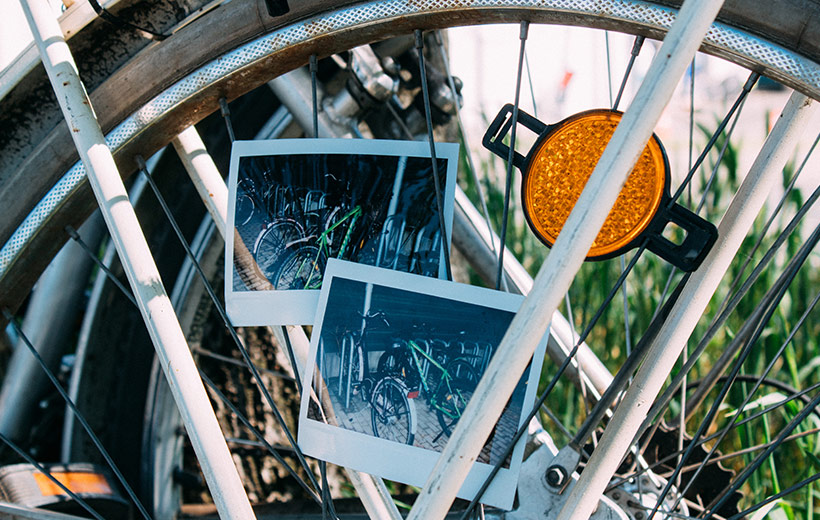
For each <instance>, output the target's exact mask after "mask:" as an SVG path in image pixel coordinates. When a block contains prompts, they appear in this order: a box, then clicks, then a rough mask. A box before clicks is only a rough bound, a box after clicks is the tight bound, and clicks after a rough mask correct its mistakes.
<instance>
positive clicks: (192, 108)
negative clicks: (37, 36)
mask: <svg viewBox="0 0 820 520" xmlns="http://www.w3.org/2000/svg"><path fill="white" fill-rule="evenodd" d="M231 4H233V5H231ZM231 4H226V5H228V6H230V9H231V10H233V9H236V11H234V12H237V13H242V12H244V11H242V10H243V9H246V8H247V6H248V5H250V4H249V3H243V2H239V1H237V0H234V2H231ZM348 4H350V5H353V4H352V3H348V2H339V3H338V4H337V3H329V4H328V3H325V4H316V5H314V4H310V3H305V4H302V5H300V6H298V8H295V9H296V10H295V12H294V13H292V14H290V15H286V16H284V17H282V18H278V19H275V20H274V21H272V22H271V23H273V24H274V26H276V27H286V26H287V25H288V24H289V23H291V22H295V21H297V20H300V19H301V18H302V17H303V16H304V15H305V14H311V15H314V14H316V15H319V14H322V13H324V12H325V10H327V12H330V11H331V10H332V9H333V8H336V7H339V8H341V7H345V6H347V5H348ZM798 4H799V5H798ZM357 5H358V4H357ZM360 5H363V6H364V5H365V4H360ZM758 5H760V6H762V5H763V4H762V3H760V4H755V5H753V6H751V7H750V4H748V3H746V4H744V5H742V6H739V7H738V6H737V5H735V4H732V5H730V6H729V7H728V8H727V10H726V11H725V12H724V14H723V17H722V20H723V21H724V22H726V23H727V24H728V25H729V26H730V27H732V26H735V25H742V26H746V27H750V28H751V29H750V30H751V31H752V32H753V33H755V34H758V35H761V36H763V37H767V39H768V40H773V41H778V42H784V43H783V45H784V46H785V47H786V48H787V49H792V50H797V51H799V52H801V53H802V54H800V55H798V59H797V62H798V63H803V62H801V61H800V60H802V59H803V58H804V57H805V58H806V59H807V60H808V62H809V65H812V62H813V61H815V59H816V55H815V54H814V53H813V52H812V50H811V49H812V46H811V43H810V42H808V43H807V41H806V40H804V39H797V38H795V37H794V35H796V34H803V31H795V30H792V28H791V26H789V25H788V23H790V22H796V21H798V20H801V21H803V20H805V19H806V18H807V17H806V15H805V11H800V10H798V8H800V7H805V6H806V5H808V6H809V7H810V8H812V9H814V8H815V4H814V3H806V4H803V3H798V2H795V3H785V4H784V11H783V13H784V16H783V17H782V18H779V19H778V20H773V19H771V18H770V17H766V16H755V15H752V16H748V15H746V14H744V12H743V11H744V10H747V11H748V12H755V11H754V7H757V6H758ZM317 6H321V7H317ZM621 6H622V4H621V3H618V7H619V8H620V7H621ZM641 6H648V7H650V8H651V7H655V6H654V4H653V3H646V4H641ZM354 7H355V6H354ZM366 7H367V8H368V9H371V10H375V11H379V10H380V9H383V10H382V11H379V14H377V20H378V23H377V24H375V25H370V26H368V28H367V29H366V30H362V31H360V32H357V31H356V30H354V29H350V30H349V31H348V29H344V30H342V32H343V35H342V36H343V37H339V38H334V37H333V36H334V35H335V33H332V32H328V33H324V34H319V35H318V36H313V38H314V40H311V43H312V44H313V45H314V47H312V48H308V47H309V46H302V47H301V48H299V47H300V46H299V45H294V46H293V48H290V47H288V49H287V51H288V55H287V58H286V59H283V60H278V61H279V62H280V63H283V66H290V65H296V64H301V63H304V62H305V61H306V57H305V56H306V54H305V53H307V52H310V51H316V52H320V53H326V52H330V51H331V50H341V49H342V48H343V47H347V46H350V45H352V44H354V43H364V42H365V41H370V40H371V39H372V40H375V39H378V38H380V37H381V36H387V35H392V34H395V33H398V32H399V31H400V30H401V29H411V28H415V27H434V26H435V27H437V26H439V25H447V24H450V23H462V22H464V23H467V22H469V21H472V20H476V21H480V22H486V21H502V20H513V21H515V20H517V19H518V18H519V17H520V16H522V15H523V16H526V17H527V18H531V19H532V20H533V21H539V20H545V21H553V20H560V19H562V17H564V16H566V17H567V19H570V20H571V21H572V22H573V23H579V20H580V21H581V23H584V24H588V25H592V26H599V27H606V28H614V29H621V30H625V31H627V32H630V33H639V34H644V33H645V34H648V35H650V36H652V35H657V34H658V33H660V32H662V30H663V26H662V25H657V26H652V25H644V24H643V22H635V21H633V20H632V19H629V18H628V17H627V18H619V17H617V16H613V17H612V18H607V17H605V16H601V15H600V11H596V12H594V13H592V12H584V11H580V12H574V13H570V14H566V13H564V12H562V11H560V10H555V9H552V8H550V7H547V8H545V9H543V10H536V9H534V8H533V9H532V10H526V11H524V10H523V9H517V8H516V9H512V8H506V5H505V4H504V3H500V5H499V6H498V7H497V8H495V9H489V8H487V9H484V8H481V9H479V8H462V7H453V8H452V9H451V8H450V7H448V6H445V7H442V8H441V10H424V9H420V10H418V11H413V12H407V13H404V12H401V11H398V10H397V11H395V12H396V13H400V14H398V15H395V16H394V14H392V13H394V11H387V9H398V8H397V7H395V6H394V5H393V4H389V5H388V4H384V5H375V4H374V5H366ZM628 8H629V7H628V6H627V7H625V9H628ZM795 10H798V11H795ZM606 12H609V11H606ZM657 12H661V13H665V12H666V11H665V10H663V9H660V11H657ZM761 12H763V11H761ZM794 12H799V13H800V14H799V15H794V14H793V13H794ZM382 13H387V14H382ZM346 15H347V14H346ZM254 16H256V15H255V14H254ZM812 16H813V15H812ZM379 17H380V18H379ZM809 19H813V18H811V17H809ZM213 20H214V18H213V17H210V16H208V15H205V16H203V17H202V20H200V21H199V22H200V23H201V24H208V23H213ZM242 22H243V23H242V24H239V23H238V22H235V21H234V20H233V19H232V22H231V23H237V25H243V28H242V29H241V31H239V32H236V33H233V34H231V32H230V31H215V32H213V34H214V36H223V37H224V38H226V39H227V40H234V41H240V40H241V41H245V40H246V39H249V38H247V35H248V34H250V33H253V32H254V31H257V32H258V33H262V32H264V31H267V30H268V29H267V28H260V27H258V26H256V27H255V26H252V25H251V24H245V23H244V22H245V20H244V19H243V20H242ZM780 22H783V25H782V26H780V25H778V23H780ZM200 23H193V24H191V27H190V29H188V31H185V32H186V33H187V34H190V33H191V32H192V31H194V30H197V31H198V30H200V29H199V27H206V25H200ZM276 24H279V25H276ZM206 28H207V27H206ZM181 34H182V32H180V35H175V37H176V36H180V38H178V39H176V40H175V41H173V42H169V43H168V44H160V45H157V49H155V51H156V52H157V53H160V54H162V53H169V54H171V55H174V56H185V59H186V62H185V64H183V65H182V66H179V73H177V72H176V71H174V72H173V73H171V74H164V73H162V74H159V73H158V74H152V73H150V72H145V73H144V75H145V77H146V78H151V79H152V80H153V78H156V83H151V84H150V85H149V84H146V85H138V86H137V87H136V88H137V89H143V90H141V91H140V93H139V94H138V95H136V96H135V97H134V99H135V100H134V101H128V100H125V99H123V100H122V104H121V105H117V103H113V102H109V103H107V104H106V103H105V102H104V100H105V99H106V98H105V95H106V92H109V95H110V93H112V92H115V91H116V90H117V89H115V87H114V86H102V87H100V88H101V89H102V90H100V91H99V93H98V94H97V99H99V100H103V103H102V105H98V106H107V107H112V106H117V107H118V108H119V110H117V111H116V112H117V113H116V114H109V113H106V112H105V111H104V110H99V112H100V113H101V117H102V118H103V124H104V126H106V127H109V128H110V127H112V126H113V124H114V122H118V121H119V120H120V119H122V118H124V117H125V115H124V114H130V113H131V112H134V111H135V110H136V108H137V107H138V104H139V103H141V102H142V100H144V99H149V98H150V97H151V96H152V95H154V94H156V93H158V92H160V90H161V89H162V88H163V87H162V86H160V85H163V86H164V85H167V84H170V83H171V81H172V80H173V79H176V77H181V76H182V75H183V74H185V73H186V72H187V71H188V70H190V69H192V68H193V67H195V66H197V65H198V64H199V63H202V62H204V61H205V59H207V58H210V57H212V56H216V55H219V54H220V53H221V52H222V51H223V50H224V49H228V48H230V47H231V45H232V44H230V43H223V42H211V41H209V42H208V43H209V47H208V48H204V49H200V48H198V47H197V46H187V47H184V48H187V50H191V49H196V50H195V53H201V54H197V55H191V56H187V55H186V53H183V52H182V51H181V50H180V47H177V45H182V44H181V43H177V42H179V41H181V40H182V37H181ZM209 34H210V32H209ZM716 42H717V40H715V39H713V40H710V41H709V42H708V43H707V47H708V48H709V49H710V50H712V51H714V52H717V53H719V54H722V55H725V56H729V57H731V58H732V59H733V60H735V61H738V62H740V63H742V64H746V65H749V64H750V63H754V65H755V66H758V65H759V64H760V63H763V65H761V70H766V71H773V72H771V74H772V76H773V77H775V78H777V79H780V80H782V81H784V82H785V83H787V84H789V85H792V86H795V87H798V88H801V89H802V90H804V91H807V92H810V93H814V92H816V87H815V86H814V85H813V84H812V83H811V81H810V79H808V80H807V79H806V78H805V77H800V76H789V71H788V70H786V71H784V70H779V71H776V70H775V69H774V68H772V67H773V66H772V65H771V63H770V62H767V61H765V59H764V58H758V57H750V55H749V54H744V53H742V52H740V51H738V50H736V49H735V50H733V49H732V48H731V47H728V46H727V47H723V46H722V45H723V42H722V41H720V42H717V43H716ZM743 45H745V43H744V44H743ZM762 45H763V48H764V50H765V51H766V52H770V51H772V49H774V51H776V52H775V54H777V53H779V52H780V50H779V49H778V48H777V47H773V46H771V45H769V44H766V43H765V42H764V43H763V44H762ZM815 48H816V47H815ZM774 51H772V52H774ZM186 52H187V51H186ZM777 56H778V59H779V57H780V56H783V54H777ZM152 58H153V55H151V56H149V55H146V56H145V57H140V58H139V60H140V64H141V66H145V64H146V63H147V62H148V61H151V60H152ZM760 60H762V62H761V61H760ZM153 61H155V62H156V64H159V63H161V61H162V60H156V59H153ZM262 61H263V62H264V63H265V64H268V63H270V62H273V61H276V60H275V59H274V58H271V57H267V58H263V59H262ZM791 63H794V62H791ZM136 64H137V62H136V61H135V62H134V65H133V66H134V67H136V66H137V65H136ZM129 66H130V65H126V67H129ZM262 68H264V67H263V66H262V65H261V64H260V65H259V67H258V68H254V70H255V71H258V70H260V69H262ZM811 70H813V69H811ZM247 72H248V69H243V74H245V76H244V78H245V79H244V80H243V81H241V82H233V81H232V80H231V74H232V72H225V73H224V74H222V73H220V75H219V78H220V79H219V80H218V82H217V83H216V84H215V85H211V86H208V88H211V87H213V88H220V86H225V87H226V89H227V90H226V92H227V93H228V94H227V95H228V96H229V97H233V96H234V95H235V94H238V93H239V92H240V91H244V90H247V89H249V88H250V87H252V86H253V85H255V84H257V83H259V82H261V81H263V80H264V79H267V76H264V78H263V77H262V75H261V73H259V74H260V75H258V76H257V75H254V73H247ZM246 73H247V74H246ZM177 74H179V76H176V75H177ZM810 75H811V74H809V76H810ZM123 76H127V74H125V72H123ZM118 77H119V76H118ZM113 79H114V78H112V80H113ZM106 85H115V83H110V84H106ZM146 92H147V93H148V94H146ZM207 92H208V90H206V89H203V90H201V91H198V94H196V96H194V98H192V99H186V100H184V101H181V102H180V103H179V104H178V105H174V106H175V107H177V108H175V109H174V110H172V111H171V112H169V113H168V114H166V115H163V116H161V117H160V118H159V119H157V120H154V121H152V124H151V125H149V126H148V127H146V128H147V129H146V131H145V133H144V134H141V136H140V139H139V140H137V141H135V142H133V143H132V142H127V143H126V144H125V145H124V146H123V147H122V151H120V152H118V153H120V154H122V156H123V157H124V156H126V155H127V154H130V153H133V150H139V151H141V152H142V153H143V154H144V155H149V154H150V152H151V151H152V150H154V149H156V147H157V146H158V145H159V144H164V142H163V139H165V140H167V137H165V136H168V135H173V133H174V132H175V131H178V130H179V129H180V128H181V123H180V122H181V121H183V120H184V121H185V122H186V123H187V122H189V121H190V120H192V119H194V117H193V115H194V114H200V113H205V112H208V111H211V110H213V109H214V108H215V100H214V99H212V98H209V97H208V94H207ZM137 100H139V101H137ZM15 102H19V101H15ZM95 104H96V103H95ZM21 105H22V104H21ZM0 112H2V113H4V114H6V113H9V112H8V111H0ZM197 117H198V116H197ZM11 126H13V125H11ZM24 126H25V125H24ZM46 126H47V130H49V131H50V129H51V126H50V125H46ZM45 133H48V132H47V131H44V134H43V135H45ZM57 134H60V135H62V134H63V132H62V131H57V132H56V134H55V137H50V138H49V143H50V144H51V143H53V142H60V141H59V139H58V136H57ZM160 136H162V137H160ZM62 137H65V136H64V135H62ZM55 140H56V141H55ZM31 142H39V141H38V140H36V139H33V140H31ZM23 148H24V150H23V152H21V154H22V155H21V154H16V153H15V154H10V156H11V157H12V158H11V159H9V163H10V164H12V167H10V168H9V169H8V170H5V169H4V172H6V171H12V170H14V169H15V168H16V166H18V165H19V164H22V163H23V161H27V162H26V163H25V164H26V165H38V164H42V163H43V162H48V163H49V164H48V165H46V166H45V167H44V168H42V169H38V168H21V169H20V170H19V171H21V172H23V171H38V172H42V182H39V181H40V179H37V180H38V182H36V183H21V182H16V179H18V178H19V177H16V175H19V174H17V173H9V174H5V173H4V176H3V177H2V179H3V184H2V189H3V196H2V197H0V200H3V201H10V203H9V205H8V206H4V207H7V208H8V213H7V215H8V220H4V223H3V228H2V229H3V233H4V234H3V235H2V236H3V237H4V238H5V237H8V236H10V234H11V232H12V230H15V229H17V227H18V226H19V225H20V222H21V221H22V220H23V218H24V216H25V215H26V214H27V213H28V211H29V210H30V209H31V208H32V207H33V203H34V201H35V200H37V199H38V198H39V196H40V194H41V193H42V192H43V191H44V190H45V189H47V188H48V186H49V185H50V184H51V182H52V181H53V180H54V179H55V178H56V176H58V175H61V174H62V171H59V170H60V167H61V166H62V167H63V169H64V168H65V167H66V165H67V163H70V162H71V159H70V158H69V157H67V156H68V155H70V154H65V152H60V153H64V154H65V155H63V156H61V157H60V158H59V160H54V161H52V159H53V158H52V157H50V156H48V154H38V155H37V156H36V157H35V155H34V154H32V156H31V157H32V158H31V159H30V160H27V159H22V158H20V159H18V157H27V156H28V154H29V153H30V151H31V147H28V148H26V147H23ZM55 149H57V150H68V149H70V147H69V146H66V145H63V146H56V147H55ZM4 157H6V156H5V155H4ZM37 157H39V158H37ZM52 162H53V167H52V164H51V163H52ZM124 162H127V161H124ZM55 172H56V173H55ZM12 187H13V188H12ZM17 189H21V190H20V191H19V200H14V201H12V199H16V198H18V196H16V195H15V197H10V196H9V194H11V193H12V191H14V190H17ZM76 195H77V196H76V197H73V198H70V199H67V200H66V201H64V203H63V204H64V205H62V206H61V209H60V211H59V212H58V214H56V215H55V216H54V219H53V220H52V219H50V218H49V219H48V220H46V221H45V222H44V223H42V224H37V226H38V227H37V229H38V232H37V233H36V234H35V236H34V237H33V238H32V239H31V240H30V241H26V242H25V244H24V247H23V248H22V249H20V250H19V251H20V252H19V254H18V253H15V256H14V259H13V261H12V262H11V263H10V264H8V265H10V267H9V268H7V269H5V270H4V271H3V274H2V279H0V284H2V287H3V289H4V290H2V291H0V295H2V296H0V298H2V303H3V305H4V306H9V307H11V308H16V307H17V306H18V305H19V302H20V301H21V300H22V298H23V297H24V296H25V294H26V293H27V291H28V288H30V286H31V284H32V283H33V280H34V279H35V278H36V276H37V274H38V272H39V270H40V269H41V268H42V266H43V265H45V263H46V262H47V261H48V260H49V259H50V257H51V255H52V253H53V252H54V251H55V250H56V248H57V246H58V245H59V244H60V243H61V242H62V241H63V240H64V239H65V237H62V236H61V234H62V229H63V227H64V224H65V222H66V220H63V217H65V218H68V221H69V222H75V223H76V220H75V219H79V218H80V217H79V216H80V215H82V211H80V212H74V211H73V209H75V208H77V207H79V206H84V207H88V193H87V191H86V192H85V193H77V194H76ZM83 201H84V202H83ZM68 214H70V216H67V217H66V215H68ZM655 285H663V283H662V281H661V282H658V283H656V284H655ZM653 287H654V286H653ZM7 288H8V290H6V289H7ZM590 307H592V305H590ZM611 351H612V350H611V349H608V350H607V352H611ZM768 494H770V495H771V494H773V493H771V492H769V493H768Z"/></svg>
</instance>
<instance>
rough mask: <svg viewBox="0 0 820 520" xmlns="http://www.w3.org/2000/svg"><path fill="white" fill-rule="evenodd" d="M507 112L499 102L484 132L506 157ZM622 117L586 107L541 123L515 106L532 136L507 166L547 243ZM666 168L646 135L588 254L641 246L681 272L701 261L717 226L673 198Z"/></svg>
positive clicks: (601, 255)
mask: <svg viewBox="0 0 820 520" xmlns="http://www.w3.org/2000/svg"><path fill="white" fill-rule="evenodd" d="M512 111H513V107H512V105H505V106H504V108H502V109H501V111H500V112H499V113H498V115H497V116H496V117H495V119H494V120H493V122H492V123H491V124H490V127H489V128H488V129H487V132H486V133H485V134H484V139H483V144H484V146H485V147H486V148H487V149H489V150H490V151H491V152H493V153H494V154H496V155H498V156H499V157H501V158H502V159H505V160H506V159H507V158H508V157H509V153H510V147H509V146H508V145H507V144H505V143H504V139H505V137H506V136H507V134H508V133H510V129H511V128H512V125H513V121H512ZM621 116H622V113H621V112H618V111H617V110H609V109H598V110H587V111H585V112H579V113H577V114H574V115H572V116H570V117H568V118H566V119H564V120H562V121H559V122H558V123H555V124H552V125H548V124H545V123H542V122H541V121H539V120H537V119H536V118H534V117H533V116H531V115H529V114H527V113H526V112H524V111H522V110H519V112H518V120H517V123H520V124H521V125H523V126H524V127H526V128H527V129H529V130H530V131H532V132H534V133H535V134H537V135H538V138H537V139H536V141H535V144H534V145H533V146H532V149H530V151H529V152H527V155H526V156H524V155H522V154H521V153H518V152H515V153H514V154H513V165H514V166H515V167H517V168H518V169H519V170H520V171H521V173H522V176H523V178H522V182H521V200H522V202H523V206H524V215H525V216H526V218H527V223H528V224H529V226H530V229H531V230H532V231H533V233H535V235H536V236H537V237H538V239H539V240H541V241H542V242H543V243H544V244H546V245H547V246H548V247H552V245H553V244H554V243H555V240H556V239H557V238H558V233H559V232H560V231H561V228H562V227H563V226H564V222H566V220H567V218H568V217H569V214H570V212H571V211H572V208H573V207H574V206H575V202H576V201H577V200H578V197H579V196H580V195H581V192H582V191H583V189H584V186H586V183H587V180H589V177H590V175H592V171H593V170H594V169H595V166H596V165H597V164H598V160H599V159H600V158H601V155H602V154H603V153H604V149H605V148H606V146H607V144H608V143H609V140H610V138H611V137H612V134H613V133H614V132H615V128H616V127H617V126H618V122H620V120H621ZM669 170H670V169H669V161H668V159H667V157H666V151H665V150H664V148H663V145H662V144H661V142H660V140H659V139H658V137H657V136H656V135H654V134H653V135H652V137H651V138H650V140H649V142H648V143H647V144H646V147H645V148H644V150H643V152H642V154H641V156H640V158H639V159H638V162H637V164H636V165H635V167H634V168H633V170H632V173H630V175H629V177H628V178H627V180H626V183H625V184H624V187H623V189H622V190H621V192H620V194H619V195H618V199H617V200H616V201H615V205H614V206H613V208H612V210H611V211H610V213H609V215H608V216H607V219H606V221H605V222H604V225H603V226H602V227H601V230H600V231H599V233H598V236H597V237H596V238H595V241H594V242H593V244H592V247H591V248H590V250H589V252H588V253H587V259H588V260H606V259H608V258H613V257H616V256H619V255H622V254H624V253H625V252H627V251H629V250H631V249H633V248H636V247H641V246H643V245H645V247H646V248H647V249H649V250H650V251H652V252H653V253H655V254H656V255H658V256H660V257H661V258H663V259H664V260H666V261H667V262H669V263H670V264H672V265H674V266H675V267H677V268H678V269H681V270H682V271H686V272H691V271H694V270H695V269H697V268H698V266H700V264H701V262H703V260H704V258H706V255H707V254H708V253H709V250H710V249H711V248H712V245H714V243H715V241H716V240H717V228H715V226H714V225H713V224H712V223H711V222H709V221H707V220H705V219H703V218H701V217H699V216H698V215H697V214H695V213H693V212H692V211H689V210H688V209H686V208H685V207H683V206H681V205H680V204H677V203H675V202H673V200H672V196H671V195H670V191H669V183H670V173H669Z"/></svg>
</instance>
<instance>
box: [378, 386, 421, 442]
mask: <svg viewBox="0 0 820 520" xmlns="http://www.w3.org/2000/svg"><path fill="white" fill-rule="evenodd" d="M415 421H416V419H415V405H414V404H413V401H412V400H410V399H408V398H407V389H406V388H405V387H404V385H403V384H401V383H400V382H399V381H398V380H397V379H395V378H393V377H385V378H383V379H381V380H380V381H379V382H378V383H376V386H375V387H374V388H373V395H372V397H371V398H370V422H371V424H372V426H373V435H375V436H376V437H378V438H380V439H387V440H391V441H394V442H399V443H401V444H410V445H412V444H413V440H414V438H415V435H416V430H415Z"/></svg>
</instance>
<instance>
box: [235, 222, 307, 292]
mask: <svg viewBox="0 0 820 520" xmlns="http://www.w3.org/2000/svg"><path fill="white" fill-rule="evenodd" d="M240 235H241V232H240ZM303 237H304V233H303V231H302V229H301V226H299V224H298V223H297V222H295V221H290V220H281V221H278V222H273V223H271V224H270V225H268V226H267V227H266V228H265V229H264V230H263V231H262V232H261V233H259V236H258V237H256V241H255V242H254V244H253V257H254V260H256V265H257V266H258V267H259V271H260V272H261V273H262V274H263V275H264V276H265V278H267V279H268V280H269V281H270V282H271V283H273V284H274V285H275V284H276V280H277V277H276V276H277V272H278V271H279V268H280V267H281V265H282V263H283V262H284V261H285V258H286V257H287V252H286V249H287V247H288V245H290V244H291V243H293V242H294V241H297V240H299V239H301V238H303Z"/></svg>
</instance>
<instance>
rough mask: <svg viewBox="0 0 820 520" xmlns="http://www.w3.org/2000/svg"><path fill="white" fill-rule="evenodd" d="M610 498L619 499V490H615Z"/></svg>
mask: <svg viewBox="0 0 820 520" xmlns="http://www.w3.org/2000/svg"><path fill="white" fill-rule="evenodd" d="M612 498H613V499H614V500H620V499H621V493H620V492H618V491H616V492H614V493H612Z"/></svg>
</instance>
